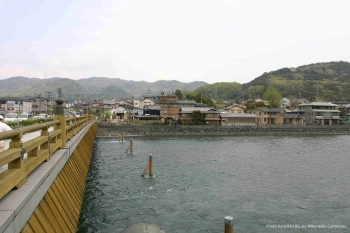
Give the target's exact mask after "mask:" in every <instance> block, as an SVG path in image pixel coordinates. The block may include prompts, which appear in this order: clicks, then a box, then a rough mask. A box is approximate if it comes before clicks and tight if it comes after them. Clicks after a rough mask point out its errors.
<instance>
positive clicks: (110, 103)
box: [103, 100, 117, 109]
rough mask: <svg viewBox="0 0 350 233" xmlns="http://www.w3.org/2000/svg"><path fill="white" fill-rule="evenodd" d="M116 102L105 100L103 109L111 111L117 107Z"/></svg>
mask: <svg viewBox="0 0 350 233" xmlns="http://www.w3.org/2000/svg"><path fill="white" fill-rule="evenodd" d="M116 105H117V104H116V102H115V100H103V108H104V109H111V108H115V107H116Z"/></svg>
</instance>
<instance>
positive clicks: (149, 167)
mask: <svg viewBox="0 0 350 233" xmlns="http://www.w3.org/2000/svg"><path fill="white" fill-rule="evenodd" d="M148 170H149V176H150V177H151V176H153V155H152V154H150V155H149V161H148V163H147V165H146V167H145V170H143V173H142V175H141V177H145V175H146V173H147V171H148Z"/></svg>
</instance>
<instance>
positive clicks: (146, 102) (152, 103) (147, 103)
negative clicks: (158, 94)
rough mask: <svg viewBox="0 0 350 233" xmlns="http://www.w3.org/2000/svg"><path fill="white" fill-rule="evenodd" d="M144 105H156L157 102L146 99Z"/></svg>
mask: <svg viewBox="0 0 350 233" xmlns="http://www.w3.org/2000/svg"><path fill="white" fill-rule="evenodd" d="M142 105H143V106H146V105H155V102H154V101H153V100H151V99H145V100H143V101H142Z"/></svg>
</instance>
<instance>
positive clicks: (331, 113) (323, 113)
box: [296, 102, 340, 125]
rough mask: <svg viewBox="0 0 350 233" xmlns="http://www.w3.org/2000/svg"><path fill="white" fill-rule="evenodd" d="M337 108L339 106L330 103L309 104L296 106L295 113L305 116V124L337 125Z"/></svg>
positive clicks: (338, 118) (338, 117)
mask: <svg viewBox="0 0 350 233" xmlns="http://www.w3.org/2000/svg"><path fill="white" fill-rule="evenodd" d="M338 107H339V105H337V104H332V103H330V102H311V103H304V104H298V105H297V106H296V108H297V110H296V112H298V113H299V114H300V115H301V116H305V119H306V124H318V125H334V124H335V125H338V124H339V120H340V116H339V113H340V111H339V109H338Z"/></svg>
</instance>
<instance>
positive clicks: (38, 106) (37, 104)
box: [29, 96, 49, 115]
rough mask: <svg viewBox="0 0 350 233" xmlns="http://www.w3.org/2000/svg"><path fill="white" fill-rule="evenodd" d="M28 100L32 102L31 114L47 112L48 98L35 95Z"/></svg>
mask: <svg viewBox="0 0 350 233" xmlns="http://www.w3.org/2000/svg"><path fill="white" fill-rule="evenodd" d="M29 101H31V102H32V112H33V115H37V114H39V113H47V106H48V105H49V100H48V99H46V98H44V97H41V96H36V97H34V98H31V99H29Z"/></svg>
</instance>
